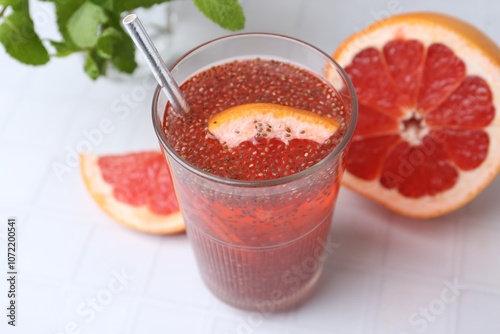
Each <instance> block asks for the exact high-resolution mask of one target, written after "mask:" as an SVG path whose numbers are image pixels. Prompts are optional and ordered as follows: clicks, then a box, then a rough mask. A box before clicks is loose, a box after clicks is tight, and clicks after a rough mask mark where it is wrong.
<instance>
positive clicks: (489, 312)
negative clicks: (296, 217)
mask: <svg viewBox="0 0 500 334" xmlns="http://www.w3.org/2000/svg"><path fill="white" fill-rule="evenodd" d="M34 3H35V4H34V5H33V7H32V13H33V14H35V15H36V16H37V19H36V22H35V23H36V25H37V31H39V32H40V33H42V34H43V35H44V36H45V37H47V38H49V37H50V38H57V35H58V33H57V30H56V28H55V25H54V24H53V22H50V21H53V18H50V17H49V19H50V20H49V21H43V20H44V17H47V15H48V14H47V13H48V12H47V11H48V10H49V9H50V8H51V6H52V5H51V4H48V3H41V2H34ZM241 3H242V4H243V6H244V8H245V12H246V15H247V29H246V31H267V32H274V33H283V34H286V35H290V36H295V37H298V38H301V39H304V40H306V41H308V42H310V43H312V44H314V45H316V46H318V47H320V48H321V49H323V50H324V51H325V52H327V53H332V52H333V51H334V49H335V48H336V47H337V46H338V45H339V43H340V42H341V41H342V40H343V39H345V38H346V37H347V36H348V35H350V34H352V33H353V32H355V31H357V30H359V29H361V28H363V27H365V26H366V25H367V24H368V23H370V22H373V21H374V20H375V19H377V18H378V17H381V16H384V15H386V14H387V13H388V12H390V11H391V10H392V11H393V12H408V11H414V10H436V11H441V12H446V13H449V14H452V15H456V16H458V17H461V18H463V19H465V20H467V21H469V22H471V23H473V24H475V25H477V26H478V27H479V28H480V29H482V30H484V31H485V32H487V33H488V34H489V35H490V36H491V38H492V39H493V40H494V41H496V42H497V43H500V34H498V31H500V14H499V13H500V2H498V1H497V0H477V1H475V2H470V1H463V0H462V1H455V2H450V1H448V0H438V1H436V0H420V1H403V0H401V1H398V0H390V1H389V0H387V1H386V0H372V1H367V0H353V1H344V2H341V1H331V0H314V1H307V0H290V1H286V0H279V1H278V0H276V1H268V0H242V1H241ZM172 5H173V7H174V8H175V10H176V12H177V14H178V19H179V20H178V25H177V27H176V31H175V34H174V35H173V36H172V38H171V40H170V42H169V44H170V46H171V49H172V50H171V52H170V53H168V54H165V55H164V56H165V58H166V60H167V62H169V63H172V61H173V60H174V59H175V58H177V57H178V56H179V55H181V54H182V53H184V52H186V51H187V50H189V49H190V48H192V47H194V46H196V45H198V44H200V43H203V42H205V41H207V40H208V39H211V38H214V37H218V36H222V35H227V34H228V32H227V31H225V30H222V29H221V28H219V27H217V26H216V25H215V24H213V23H212V22H210V21H208V20H206V19H205V18H204V17H203V16H202V14H201V13H200V12H199V11H198V10H197V9H196V8H195V6H194V5H193V3H192V1H190V0H182V1H180V0H179V1H175V2H173V3H172ZM160 8H161V7H155V9H154V10H155V11H156V12H155V14H156V15H158V11H159V10H160ZM391 8H392V9H391ZM49 16H50V15H49ZM160 19H161V13H160ZM167 44H168V43H167ZM82 62H83V58H82V57H81V56H74V57H69V58H65V59H53V60H51V62H50V63H49V64H48V65H47V66H44V67H40V68H34V67H29V66H23V65H21V64H19V63H17V62H15V61H13V60H12V59H10V58H9V57H8V56H7V55H6V54H5V52H4V51H3V48H2V47H0V105H1V106H0V220H1V221H3V220H4V219H5V217H7V216H11V215H13V216H17V218H18V220H19V223H18V225H19V247H20V248H19V249H20V250H19V268H20V275H19V285H18V287H19V290H20V295H19V308H20V309H19V311H20V317H19V327H17V328H16V329H12V328H10V327H7V326H6V324H5V321H4V320H5V317H4V315H3V313H2V314H0V315H1V318H0V319H3V320H2V321H0V333H2V334H3V333H7V334H8V333H16V334H17V333H21V334H32V333H51V334H52V333H62V332H71V326H73V324H72V323H71V322H72V321H73V322H75V324H76V325H77V326H78V328H80V329H81V330H82V333H92V334H101V333H119V334H135V333H141V334H142V333H152V334H154V333H183V334H184V333H186V334H198V333H199V334H209V333H210V334H211V333H221V334H226V333H231V334H233V333H235V334H236V333H247V334H250V333H253V334H269V333H285V334H303V333H309V334H326V333H337V334H355V333H359V334H375V333H377V334H378V333H383V334H408V333H409V334H415V333H419V332H424V333H427V334H432V333H438V334H455V333H458V334H469V333H482V334H490V333H491V334H497V333H499V332H500V323H499V320H498V319H499V317H498V314H500V313H499V312H500V271H499V268H500V262H499V256H498V254H499V252H500V243H499V242H498V241H499V240H500V224H498V217H499V216H500V211H499V210H500V208H499V206H498V204H497V203H498V197H499V194H500V179H498V178H497V179H496V180H495V181H494V182H493V183H492V184H491V185H490V186H489V187H488V188H487V189H486V190H485V191H484V192H483V193H482V194H481V195H480V196H478V197H477V198H476V199H475V200H474V201H473V202H472V203H470V204H469V205H467V206H465V207H464V208H463V209H461V210H459V211H457V212H456V213H454V214H452V215H449V216H446V217H442V218H439V219H435V220H432V221H427V222H424V221H410V220H408V219H403V218H401V217H399V216H396V215H394V214H392V213H390V212H389V211H387V210H385V209H383V208H381V207H379V206H377V205H375V204H373V203H371V202H370V201H368V200H366V199H363V198H360V197H359V196H357V195H355V194H354V193H352V192H350V191H348V190H346V189H343V190H342V191H341V194H340V197H339V203H338V206H337V209H336V215H335V222H334V224H333V227H332V233H331V235H332V239H333V241H334V242H336V243H338V244H339V245H340V247H339V248H338V249H336V252H335V253H334V255H333V256H332V257H330V258H329V259H328V263H327V265H326V268H325V272H324V275H323V276H322V278H321V281H320V284H319V286H318V289H317V290H316V291H315V293H313V295H312V296H311V298H309V299H308V300H307V301H306V302H305V303H304V304H303V305H302V306H301V307H300V308H298V309H295V310H292V311H289V312H284V313H279V314H256V313H251V312H250V313H249V312H245V311H240V310H236V309H234V308H232V307H230V306H227V305H225V304H223V303H222V302H220V301H218V300H217V299H216V298H215V297H213V296H212V295H211V294H210V293H209V292H208V291H207V290H206V288H205V287H204V286H203V284H202V282H201V279H200V277H199V275H198V273H197V268H196V264H195V261H194V258H193V255H192V252H191V249H190V247H189V245H188V242H187V239H186V237H185V235H179V236H175V237H156V236H149V235H145V234H141V233H137V232H134V231H132V230H129V229H127V228H124V227H122V226H121V225H119V224H117V223H115V222H114V221H112V220H111V219H109V218H108V217H107V216H105V215H104V214H103V213H102V212H101V211H100V210H99V209H98V208H97V206H96V205H95V204H94V203H93V202H92V200H91V199H90V197H89V195H88V194H87V193H86V190H85V188H84V186H83V183H82V181H81V178H80V175H79V170H78V168H77V167H76V166H72V167H71V166H70V172H68V173H67V174H64V176H63V177H62V179H61V180H59V178H58V177H57V175H56V173H55V172H54V169H53V164H54V163H55V162H60V163H66V161H65V160H66V157H67V155H68V149H67V147H69V148H70V149H71V150H75V151H76V150H78V148H80V149H84V148H85V147H84V146H85V145H84V144H82V143H83V142H84V141H86V140H87V141H88V138H86V137H85V134H84V133H83V132H82V131H84V130H86V131H91V130H93V129H96V128H99V124H100V122H101V121H102V120H103V119H104V118H108V119H110V120H111V121H112V124H113V125H114V129H113V131H111V132H110V133H108V134H105V135H103V137H102V139H100V140H99V141H98V143H96V144H92V147H91V151H92V152H94V153H110V152H124V151H128V150H144V149H156V148H157V141H156V138H155V135H154V133H153V130H152V127H151V119H150V99H151V96H152V91H153V88H152V85H151V80H149V81H145V79H144V77H143V76H141V75H140V74H137V75H135V76H133V77H125V78H124V77H120V78H116V77H117V76H115V75H114V76H113V78H112V79H111V78H106V79H101V80H98V81H96V82H93V81H91V80H89V79H88V78H87V77H86V76H85V75H84V74H83V71H82V69H81V67H82ZM142 73H144V72H142ZM149 78H151V77H149ZM492 79H493V80H494V84H497V85H498V86H500V78H492ZM5 243H6V231H5V229H4V225H3V224H0V252H3V251H4V250H5ZM2 254H3V253H2ZM5 265H6V258H5V256H3V255H0V267H1V268H5ZM2 270H3V269H2ZM123 270H124V271H125V272H126V273H127V274H129V275H132V276H133V278H131V280H130V282H129V283H127V286H126V288H125V289H124V290H123V291H122V292H121V293H119V294H113V295H112V298H113V299H112V301H110V302H109V303H108V304H107V305H105V307H104V308H103V310H101V312H97V313H96V317H95V319H93V320H92V321H89V322H86V318H85V317H84V316H82V315H81V314H78V313H77V310H78V307H79V305H81V303H84V302H86V301H87V298H93V297H94V298H97V296H98V295H99V294H101V299H102V298H106V296H107V294H106V292H102V291H103V289H104V290H105V289H106V287H107V286H108V284H109V281H110V279H112V278H113V277H114V274H115V273H117V272H120V271H123ZM0 275H3V274H0ZM0 277H3V276H0ZM455 279H458V280H459V281H460V282H461V283H462V282H463V283H466V284H467V288H466V289H465V290H463V291H461V293H460V296H458V297H457V298H456V299H455V300H454V301H453V302H451V303H444V302H442V303H441V302H440V300H441V301H442V299H440V298H441V294H442V291H443V289H445V288H446V283H445V282H446V280H448V281H450V282H453V281H454V280H455ZM6 288H7V285H6V281H5V279H4V278H2V279H0V305H1V304H3V303H4V301H5V291H7V290H6ZM441 304H443V305H444V306H445V307H444V308H442V309H440V307H441ZM425 308H429V309H431V308H434V311H438V312H437V313H439V314H437V313H436V312H435V313H434V314H431V316H433V317H435V318H430V319H432V321H431V320H427V323H426V325H427V327H426V328H425V330H423V329H422V328H423V327H422V326H423V322H422V319H424V318H422V317H423V315H420V312H424V311H425ZM415 312H417V313H416V314H417V315H416V316H414V318H413V322H411V320H410V317H412V315H413V314H414V313H415ZM68 326H69V327H68ZM419 330H420V331H419Z"/></svg>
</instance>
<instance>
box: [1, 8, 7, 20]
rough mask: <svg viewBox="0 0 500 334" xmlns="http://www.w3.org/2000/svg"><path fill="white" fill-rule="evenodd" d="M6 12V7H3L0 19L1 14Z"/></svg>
mask: <svg viewBox="0 0 500 334" xmlns="http://www.w3.org/2000/svg"><path fill="white" fill-rule="evenodd" d="M6 10H7V6H5V7H3V8H2V10H0V17H2V16H3V13H5V11H6Z"/></svg>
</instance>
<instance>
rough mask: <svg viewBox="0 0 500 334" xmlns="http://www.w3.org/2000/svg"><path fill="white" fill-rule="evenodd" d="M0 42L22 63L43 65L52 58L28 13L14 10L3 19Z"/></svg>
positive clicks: (0, 27)
mask: <svg viewBox="0 0 500 334" xmlns="http://www.w3.org/2000/svg"><path fill="white" fill-rule="evenodd" d="M0 42H1V43H2V44H3V45H4V47H5V51H7V53H8V54H9V55H11V56H12V57H14V58H15V59H17V60H18V61H20V62H21V63H24V64H29V65H43V64H45V63H47V62H48V61H49V60H50V57H49V53H48V52H47V50H46V49H45V46H44V45H43V44H42V41H41V40H40V37H38V35H37V34H36V32H35V29H34V26H33V21H32V20H31V18H30V17H29V15H28V14H27V13H24V12H14V13H13V14H11V15H9V16H8V17H7V18H6V19H5V20H4V21H3V23H2V24H1V25H0Z"/></svg>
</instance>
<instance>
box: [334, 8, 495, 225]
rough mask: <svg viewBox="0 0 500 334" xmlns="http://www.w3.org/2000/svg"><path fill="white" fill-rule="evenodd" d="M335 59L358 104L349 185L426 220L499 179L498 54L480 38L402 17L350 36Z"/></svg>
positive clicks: (458, 24)
mask: <svg viewBox="0 0 500 334" xmlns="http://www.w3.org/2000/svg"><path fill="white" fill-rule="evenodd" d="M333 57H334V58H335V59H336V60H337V62H339V64H340V65H341V66H343V67H344V68H345V70H346V72H347V74H348V75H349V76H350V78H351V80H352V82H353V85H354V87H355V90H356V93H357V96H358V100H359V118H358V124H357V128H356V131H355V133H354V136H353V141H352V144H351V148H350V153H349V156H348V161H347V167H346V173H345V175H344V179H343V183H344V184H345V185H346V186H347V187H349V188H351V189H353V190H354V191H356V192H358V193H360V194H362V195H364V196H366V197H368V198H370V199H372V200H374V201H376V202H379V203H380V204H382V205H384V206H386V207H387V208H389V209H391V210H393V211H395V212H398V213H401V214H404V215H407V216H411V217H419V218H427V217H435V216H439V215H442V214H445V213H448V212H451V211H452V210H455V209H457V208H459V207H461V206H462V205H464V204H465V203H467V202H469V201H470V200H472V199H473V198H474V197H475V196H476V195H477V194H478V193H479V192H480V191H481V190H482V189H484V188H485V187H486V186H487V185H488V184H489V183H490V182H491V181H492V179H493V178H494V177H495V176H496V175H497V173H498V171H499V168H500V115H499V111H498V108H499V107H500V82H499V81H500V49H499V48H498V46H497V45H496V44H495V43H494V42H492V41H491V40H490V39H489V38H488V37H487V36H485V35H484V34H483V33H482V32H480V31H479V30H477V29H476V28H474V27H472V26H471V25H469V24H467V23H465V22H462V21H460V20H458V19H455V18H452V17H449V16H445V15H442V14H435V13H413V14H404V15H399V16H394V17H391V18H388V19H386V20H383V21H381V22H377V23H375V24H373V25H371V26H369V27H368V28H366V29H365V30H364V31H361V32H359V33H357V34H355V35H353V36H351V37H350V38H348V39H347V40H346V41H345V42H344V43H343V44H342V45H341V46H340V47H339V48H338V50H337V51H336V52H335V53H334V55H333ZM495 80H496V81H495Z"/></svg>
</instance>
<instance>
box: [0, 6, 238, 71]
mask: <svg viewBox="0 0 500 334" xmlns="http://www.w3.org/2000/svg"><path fill="white" fill-rule="evenodd" d="M41 1H46V2H51V3H53V4H54V6H55V13H56V20H57V26H58V28H59V32H60V33H61V40H60V41H53V40H47V41H45V42H46V43H45V44H44V42H43V41H42V39H41V38H40V37H39V36H38V35H37V33H36V31H35V29H34V25H33V21H32V19H31V17H30V15H29V0H0V43H1V44H3V46H4V48H5V50H6V52H7V53H8V54H9V55H10V56H12V57H13V58H15V59H17V60H18V61H20V62H22V63H25V64H29V65H42V64H45V63H47V62H48V61H49V60H50V57H51V56H52V57H66V56H69V55H71V54H74V53H76V52H81V53H84V54H85V64H84V70H85V72H86V73H87V75H88V76H89V77H90V78H92V79H97V78H98V77H100V76H101V75H105V74H106V68H107V66H108V65H109V64H111V65H112V66H114V67H115V68H117V69H118V70H119V71H122V72H125V73H132V72H134V70H135V69H136V67H137V63H136V61H135V47H134V44H133V42H132V40H131V38H130V37H129V36H128V34H127V33H126V32H125V30H124V29H123V27H122V25H121V16H122V15H123V14H124V12H128V11H132V10H134V9H137V8H140V7H146V8H147V7H151V6H153V5H156V4H159V3H163V2H168V1H171V0H64V1H63V0H41ZM193 1H194V3H195V4H196V6H197V7H198V8H199V9H200V11H201V12H203V13H204V14H205V16H207V17H208V18H209V19H211V20H212V21H214V22H216V23H217V24H219V25H220V26H221V27H223V28H225V29H228V30H233V31H234V30H239V29H242V28H243V27H244V24H245V17H244V14H243V10H242V8H241V6H240V5H239V3H238V1H237V0H193ZM6 13H8V15H5V14H6ZM49 46H50V49H51V50H53V52H52V53H51V54H50V55H49V52H48V51H47V47H49Z"/></svg>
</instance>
